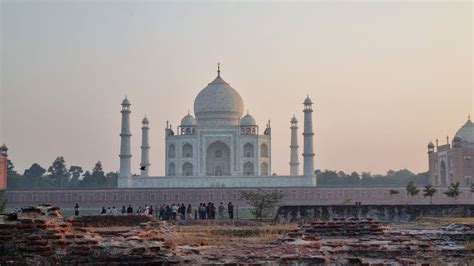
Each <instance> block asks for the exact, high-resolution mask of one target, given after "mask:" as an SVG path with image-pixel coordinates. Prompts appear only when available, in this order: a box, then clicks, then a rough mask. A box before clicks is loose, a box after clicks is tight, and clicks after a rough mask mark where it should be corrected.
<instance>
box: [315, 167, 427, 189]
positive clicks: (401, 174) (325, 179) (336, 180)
mask: <svg viewBox="0 0 474 266" xmlns="http://www.w3.org/2000/svg"><path fill="white" fill-rule="evenodd" d="M316 176H317V178H318V179H317V180H318V181H317V182H318V186H319V187H390V186H393V187H404V186H406V185H407V184H408V183H410V182H413V183H414V184H416V185H420V186H423V185H427V184H428V183H429V175H428V172H424V173H419V174H415V173H413V172H411V171H410V170H407V169H402V170H398V171H393V170H389V171H387V173H386V174H385V175H382V174H372V173H370V172H362V173H360V174H359V173H357V172H352V173H350V174H347V173H344V172H343V171H332V170H324V171H316Z"/></svg>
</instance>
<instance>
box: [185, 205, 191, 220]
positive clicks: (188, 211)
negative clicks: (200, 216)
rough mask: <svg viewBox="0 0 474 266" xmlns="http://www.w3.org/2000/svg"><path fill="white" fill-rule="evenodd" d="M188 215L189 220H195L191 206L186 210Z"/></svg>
mask: <svg viewBox="0 0 474 266" xmlns="http://www.w3.org/2000/svg"><path fill="white" fill-rule="evenodd" d="M186 214H187V216H188V217H187V218H188V219H189V220H191V219H192V218H193V208H192V207H191V204H189V205H188V208H187V209H186Z"/></svg>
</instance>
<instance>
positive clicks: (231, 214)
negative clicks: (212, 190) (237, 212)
mask: <svg viewBox="0 0 474 266" xmlns="http://www.w3.org/2000/svg"><path fill="white" fill-rule="evenodd" d="M227 212H229V219H234V205H232V202H229V204H227Z"/></svg>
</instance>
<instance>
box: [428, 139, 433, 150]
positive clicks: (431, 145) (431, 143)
mask: <svg viewBox="0 0 474 266" xmlns="http://www.w3.org/2000/svg"><path fill="white" fill-rule="evenodd" d="M433 148H434V144H433V142H431V141H430V143H428V149H433Z"/></svg>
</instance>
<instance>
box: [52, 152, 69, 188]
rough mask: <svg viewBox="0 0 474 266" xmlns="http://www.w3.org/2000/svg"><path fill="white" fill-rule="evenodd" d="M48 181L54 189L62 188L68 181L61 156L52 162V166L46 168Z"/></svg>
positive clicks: (64, 163) (64, 162) (67, 174)
mask: <svg viewBox="0 0 474 266" xmlns="http://www.w3.org/2000/svg"><path fill="white" fill-rule="evenodd" d="M48 173H49V176H48V177H49V179H50V180H51V181H52V183H53V184H55V186H56V187H60V188H64V187H66V186H67V183H68V181H69V172H68V171H67V168H66V161H65V160H64V158H63V157H62V156H59V157H58V158H56V160H54V162H53V165H51V166H50V167H49V168H48Z"/></svg>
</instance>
